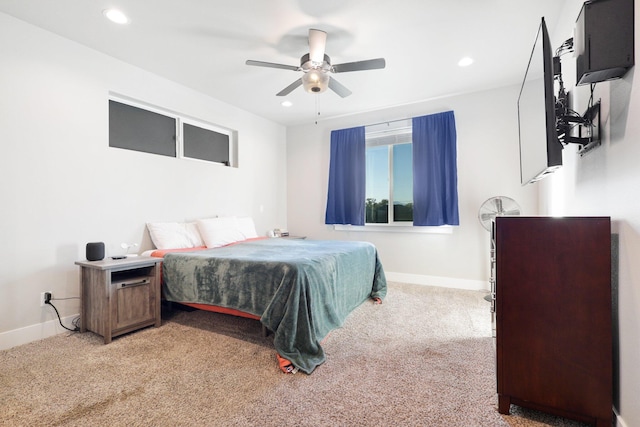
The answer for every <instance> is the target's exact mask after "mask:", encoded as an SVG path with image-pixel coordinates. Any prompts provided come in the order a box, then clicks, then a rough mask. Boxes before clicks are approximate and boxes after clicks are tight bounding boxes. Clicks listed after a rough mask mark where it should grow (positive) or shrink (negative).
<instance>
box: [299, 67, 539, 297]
mask: <svg viewBox="0 0 640 427" xmlns="http://www.w3.org/2000/svg"><path fill="white" fill-rule="evenodd" d="M525 67H526V64H525V65H524V66H523V70H524V68H525ZM523 72H524V71H523ZM434 84H437V82H434ZM518 91H519V88H518V87H515V86H513V87H507V88H502V89H496V90H490V91H484V92H478V93H473V94H468V95H461V96H452V97H449V98H443V99H437V100H432V101H425V102H423V103H418V104H412V105H406V106H402V107H397V108H393V109H389V110H384V111H376V112H369V113H364V114H358V115H353V116H349V117H343V118H339V119H332V120H327V121H319V122H318V124H317V125H316V124H315V123H309V124H308V125H302V126H298V127H294V128H289V129H288V132H287V170H288V174H289V176H288V187H287V194H288V219H289V231H290V232H291V233H292V234H301V235H307V236H309V237H313V238H318V239H346V240H366V241H370V242H372V243H374V244H375V245H376V246H377V247H378V250H379V253H380V256H381V260H382V263H383V265H384V268H385V272H386V273H387V276H388V277H390V278H392V279H394V280H406V281H412V282H415V283H422V284H431V285H439V286H452V287H463V288H487V289H488V282H487V281H488V279H489V247H490V244H489V233H488V232H487V231H486V230H485V229H484V228H482V226H481V225H480V222H479V221H478V216H477V215H478V209H479V208H480V205H481V204H482V203H483V202H484V201H485V200H486V199H488V198H489V197H492V196H497V195H502V196H509V197H512V198H513V199H515V200H516V201H517V202H518V203H519V204H520V205H521V207H522V209H523V213H525V214H536V213H537V191H536V189H535V188H534V187H531V186H528V187H521V185H520V169H519V167H520V166H519V149H518V127H517V111H516V102H517V97H518ZM325 96H331V94H328V95H325ZM448 110H453V111H454V113H455V118H456V127H457V135H458V141H457V142H458V146H457V147H458V196H459V205H460V226H459V227H454V229H453V233H452V234H424V233H389V232H355V231H335V230H334V229H333V228H332V227H330V226H326V225H325V224H324V213H325V207H326V196H327V183H328V169H329V148H330V133H331V130H334V129H343V128H349V127H353V126H361V125H369V124H375V123H380V122H385V121H392V120H397V119H402V118H409V117H414V116H421V115H425V114H432V113H438V112H442V111H448Z"/></svg>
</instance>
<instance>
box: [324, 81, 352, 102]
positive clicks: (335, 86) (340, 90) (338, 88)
mask: <svg viewBox="0 0 640 427" xmlns="http://www.w3.org/2000/svg"><path fill="white" fill-rule="evenodd" d="M329 89H331V90H332V91H334V92H335V93H337V94H338V95H340V96H341V97H343V98H346V97H347V96H349V95H351V91H350V90H349V89H347V88H346V87H344V86H343V85H342V84H341V83H339V82H338V81H337V80H336V79H334V78H333V77H331V78H329Z"/></svg>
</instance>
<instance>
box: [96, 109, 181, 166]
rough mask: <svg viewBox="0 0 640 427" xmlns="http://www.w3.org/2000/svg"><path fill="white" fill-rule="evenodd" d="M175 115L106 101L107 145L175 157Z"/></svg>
mask: <svg viewBox="0 0 640 427" xmlns="http://www.w3.org/2000/svg"><path fill="white" fill-rule="evenodd" d="M176 126H177V119H176V118H175V117H169V116H166V115H163V114H160V113H156V112H153V111H149V110H144V109H142V108H138V107H134V106H132V105H127V104H123V103H120V102H116V101H113V100H110V101H109V146H110V147H116V148H124V149H126V150H135V151H143V152H145V153H153V154H160V155H163V156H170V157H176V129H177V127H176Z"/></svg>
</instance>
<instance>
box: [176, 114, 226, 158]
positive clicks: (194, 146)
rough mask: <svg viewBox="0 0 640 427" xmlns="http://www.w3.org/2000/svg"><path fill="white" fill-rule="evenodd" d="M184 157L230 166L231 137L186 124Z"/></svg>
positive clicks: (184, 129)
mask: <svg viewBox="0 0 640 427" xmlns="http://www.w3.org/2000/svg"><path fill="white" fill-rule="evenodd" d="M183 147H184V157H190V158H192V159H200V160H208V161H210V162H218V163H223V164H225V165H227V166H229V135H227V134H224V133H220V132H215V131H213V130H210V129H204V128H201V127H198V126H194V125H190V124H188V123H184V125H183Z"/></svg>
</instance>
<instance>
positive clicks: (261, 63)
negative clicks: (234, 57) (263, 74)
mask: <svg viewBox="0 0 640 427" xmlns="http://www.w3.org/2000/svg"><path fill="white" fill-rule="evenodd" d="M245 64H247V65H253V66H256V67H268V68H281V69H283V70H291V71H300V67H298V66H296V65H284V64H275V63H273V62H264V61H253V60H251V59H248V60H247V62H245Z"/></svg>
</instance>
